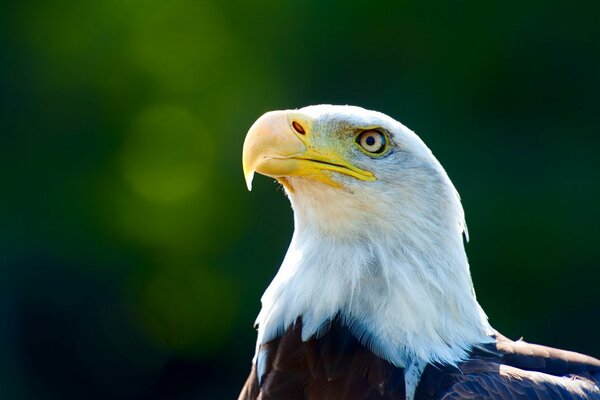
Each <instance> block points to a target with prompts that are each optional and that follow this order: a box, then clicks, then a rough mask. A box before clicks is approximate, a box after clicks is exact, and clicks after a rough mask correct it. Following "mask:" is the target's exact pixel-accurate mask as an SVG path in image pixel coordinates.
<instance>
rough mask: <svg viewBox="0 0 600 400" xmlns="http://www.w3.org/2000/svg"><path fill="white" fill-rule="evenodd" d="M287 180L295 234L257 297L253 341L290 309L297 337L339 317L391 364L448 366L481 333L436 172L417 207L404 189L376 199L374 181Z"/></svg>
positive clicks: (448, 193) (279, 324) (458, 232)
mask: <svg viewBox="0 0 600 400" xmlns="http://www.w3.org/2000/svg"><path fill="white" fill-rule="evenodd" d="M440 168H441V167H440ZM442 171H443V170H442ZM290 183H291V184H292V186H293V187H294V192H293V193H289V194H288V195H289V197H290V200H291V202H292V207H293V208H294V215H295V232H294V235H293V238H292V242H291V244H290V247H289V249H288V252H287V254H286V256H285V259H284V261H283V264H282V265H281V268H280V270H279V272H278V273H277V275H276V276H275V278H274V280H273V282H272V283H271V284H270V286H269V287H268V289H267V290H266V292H265V294H264V295H263V297H262V310H261V312H260V314H259V316H258V318H257V324H258V326H259V329H258V330H259V334H258V344H262V343H265V342H267V341H269V340H271V339H273V338H275V337H277V336H278V335H280V334H281V333H282V332H283V331H284V330H285V329H286V328H287V327H289V326H290V325H291V324H293V323H294V322H295V321H296V319H297V318H298V317H299V316H301V317H302V324H303V328H302V336H303V340H308V339H309V338H311V337H313V336H318V335H319V334H321V333H322V332H321V331H320V330H322V328H324V326H325V327H326V323H327V322H328V321H329V320H331V319H332V318H334V317H335V316H339V317H340V318H341V319H342V321H343V322H344V323H345V324H347V325H348V326H349V327H350V328H351V329H352V330H353V332H354V334H355V335H356V337H357V338H358V339H359V340H360V341H361V342H362V343H363V344H365V345H366V346H368V347H369V348H370V349H371V350H372V351H373V352H374V353H375V354H377V355H379V356H380V357H383V358H385V359H387V360H389V361H390V362H392V363H393V364H395V365H397V366H399V367H405V366H407V365H409V364H410V363H411V362H414V360H422V361H424V362H427V363H444V364H456V363H457V362H459V361H461V360H463V359H465V357H466V356H467V354H468V351H469V350H470V349H471V348H472V347H473V346H475V345H477V344H480V343H484V342H488V341H490V337H489V334H490V333H491V332H492V331H491V327H490V326H489V324H488V322H487V317H486V316H485V314H484V312H483V311H482V309H481V307H480V306H479V304H478V303H477V300H476V299H475V294H474V290H473V284H472V281H471V277H470V273H469V266H468V262H467V257H466V254H465V251H464V246H463V239H462V234H463V231H464V229H465V227H464V220H463V211H462V207H461V205H460V201H459V199H458V195H457V194H456V192H455V191H454V187H453V186H452V184H451V183H450V181H449V179H448V178H447V177H446V175H445V173H443V174H442V175H441V178H440V186H439V187H434V188H432V190H431V193H436V194H435V195H432V196H431V199H428V200H431V201H429V202H428V203H427V204H430V205H431V207H432V208H431V209H423V206H422V204H423V202H422V201H418V199H419V198H422V196H415V198H414V200H411V198H410V197H405V198H403V199H402V201H403V204H401V206H400V207H399V206H398V204H397V203H398V196H397V193H389V194H387V196H388V198H387V199H386V198H383V199H382V197H381V196H382V191H381V188H374V192H373V198H371V199H369V195H368V193H364V192H363V193H361V195H360V196H355V195H354V194H353V193H351V192H343V191H340V189H334V188H331V187H329V186H327V185H324V184H321V183H319V182H316V181H312V180H308V179H302V178H297V179H296V180H292V181H291V182H290ZM413 184H414V182H412V183H411V182H409V183H408V185H409V186H411V185H413ZM430 186H431V185H430ZM413 187H414V185H413ZM440 187H441V188H442V189H440ZM340 192H342V193H341V194H340ZM438 194H439V195H438ZM357 197H359V198H360V201H359V200H357ZM333 198H335V202H333V201H332V200H331V199H333ZM374 202H377V203H374ZM369 204H376V205H373V206H372V207H371V209H370V210H369ZM390 207H393V211H394V212H393V213H388V215H385V218H383V217H384V215H382V214H384V213H385V210H389V209H390ZM365 208H366V211H367V212H365Z"/></svg>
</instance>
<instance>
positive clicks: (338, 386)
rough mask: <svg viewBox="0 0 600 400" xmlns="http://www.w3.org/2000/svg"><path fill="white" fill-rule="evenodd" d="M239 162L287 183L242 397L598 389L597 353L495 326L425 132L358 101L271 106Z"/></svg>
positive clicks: (450, 189) (446, 395) (519, 395)
mask: <svg viewBox="0 0 600 400" xmlns="http://www.w3.org/2000/svg"><path fill="white" fill-rule="evenodd" d="M242 163H243V170H244V176H245V180H246V184H247V186H248V189H249V190H250V189H251V185H252V180H253V176H254V174H255V172H258V173H259V174H262V175H266V176H268V177H272V178H275V179H276V180H277V181H278V182H280V183H281V185H282V186H283V187H284V188H285V192H286V194H287V196H288V198H289V200H290V202H291V205H292V209H293V211H294V233H293V236H292V239H291V243H290V245H289V249H288V250H287V253H286V255H285V257H284V260H283V262H282V265H281V266H280V268H279V271H278V272H277V274H276V276H275V277H274V279H273V281H272V282H271V284H270V285H269V286H268V288H267V289H266V291H265V293H264V295H263V296H262V299H261V303H262V308H261V310H260V313H259V315H258V317H257V320H256V324H257V326H258V339H257V344H256V351H255V356H254V358H253V360H252V367H251V371H250V375H249V377H248V379H247V381H246V383H245V384H244V386H243V388H242V391H241V394H240V395H239V399H240V400H250V399H252V400H255V399H261V400H275V399H277V400H278V399H285V400H290V399H311V400H317V399H329V400H335V399H339V400H343V399H357V400H363V399H373V400H374V399H403V400H404V399H408V400H413V399H415V400H416V399H445V400H450V399H600V388H599V385H600V384H599V382H600V360H598V359H595V358H592V357H590V356H586V355H582V354H578V353H574V352H570V351H564V350H558V349H554V348H550V347H545V346H541V345H536V344H530V343H527V342H525V341H523V340H516V341H513V340H510V339H508V338H507V337H505V336H503V335H501V334H500V333H499V332H497V331H496V330H494V329H493V328H492V327H491V325H490V324H489V322H488V318H487V316H486V314H485V313H484V311H483V309H482V308H481V306H480V305H479V303H478V302H477V299H476V296H475V291H474V288H473V282H472V279H471V275H470V271H469V264H468V261H467V256H466V253H465V246H464V244H465V242H466V241H467V240H468V234H467V227H466V225H465V219H464V212H463V208H462V206H461V202H460V198H459V195H458V192H457V191H456V189H455V188H454V185H453V184H452V182H451V181H450V179H449V178H448V175H447V174H446V172H445V170H444V168H443V167H442V166H441V164H440V163H439V162H438V160H437V159H436V158H435V157H434V156H433V154H432V152H431V151H430V149H429V148H428V147H427V146H426V145H425V143H424V142H423V141H422V140H421V139H420V138H419V137H418V136H417V135H416V134H415V133H414V132H412V131H411V130H410V129H408V128H407V127H405V126H404V125H403V124H401V123H400V122H398V121H396V120H394V119H393V118H391V117H389V116H387V115H385V114H383V113H380V112H375V111H370V110H366V109H364V108H361V107H355V106H335V105H317V106H308V107H304V108H300V109H296V110H282V111H272V112H268V113H266V114H264V115H263V116H261V117H260V118H259V119H258V120H257V121H256V122H255V123H254V124H253V125H252V127H251V128H250V130H249V131H248V134H247V136H246V139H245V141H244V146H243V155H242Z"/></svg>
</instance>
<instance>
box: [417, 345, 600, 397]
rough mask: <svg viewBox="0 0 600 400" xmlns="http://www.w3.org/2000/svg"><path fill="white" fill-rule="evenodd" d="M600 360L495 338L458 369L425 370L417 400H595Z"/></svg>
mask: <svg viewBox="0 0 600 400" xmlns="http://www.w3.org/2000/svg"><path fill="white" fill-rule="evenodd" d="M598 382H600V360H596V359H594V358H592V357H589V356H585V355H583V354H578V353H574V352H570V351H564V350H558V349H554V348H551V347H546V346H540V345H535V344H529V343H526V342H522V341H517V342H514V341H511V340H509V339H507V338H505V337H504V336H501V335H497V342H496V343H495V344H494V345H493V346H490V347H488V348H481V349H478V350H474V351H473V352H472V354H471V358H470V359H469V360H468V361H466V362H464V363H462V364H460V365H459V367H458V369H452V368H448V367H445V368H437V369H436V368H435V367H432V366H428V367H427V370H426V371H425V373H424V374H423V377H422V379H421V383H420V385H419V391H418V396H417V398H420V399H444V400H453V399H498V400H500V399H524V400H531V399H586V400H590V399H600V390H599V389H598Z"/></svg>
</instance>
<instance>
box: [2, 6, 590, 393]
mask: <svg viewBox="0 0 600 400" xmlns="http://www.w3.org/2000/svg"><path fill="white" fill-rule="evenodd" d="M599 12H600V10H599V8H598V6H597V5H596V3H594V2H588V3H585V2H577V1H576V2H555V3H554V4H552V3H548V2H542V1H525V2H514V3H510V2H499V1H498V2H491V3H490V2H480V1H474V0H467V1H458V2H406V1H382V0H377V1H372V2H369V3H366V2H360V1H348V2H343V3H341V2H333V1H305V2H298V3H294V2H279V1H271V0H259V1H254V2H251V1H247V0H236V1H230V2H217V1H193V0H170V1H164V0H163V1H160V0H118V1H117V0H106V1H101V2H100V1H98V2H80V1H74V0H54V1H41V0H38V1H35V0H30V1H20V2H15V1H6V2H2V4H1V5H0V50H1V51H0V105H1V107H0V167H1V169H0V184H1V188H2V192H1V193H2V194H1V196H0V227H1V230H0V299H1V300H2V301H1V302H0V315H1V320H2V326H3V328H2V329H0V342H1V343H2V345H0V360H1V362H0V388H1V389H0V390H1V392H2V397H3V398H14V399H21V398H22V399H34V398H35V399H46V398H53V399H54V398H57V399H58V398H59V399H81V398H86V399H106V398H113V399H192V398H196V399H210V398H215V399H224V398H234V396H235V395H236V394H237V391H238V390H239V388H240V386H241V384H242V382H243V380H244V379H245V375H246V374H247V372H248V368H249V363H250V359H251V357H252V353H253V349H254V340H255V332H254V331H253V329H252V322H253V319H254V317H255V315H256V314H257V312H258V309H259V298H260V295H261V293H262V291H263V290H264V288H265V287H266V285H267V284H268V282H269V280H270V278H271V277H272V275H273V274H274V272H275V270H276V268H277V267H278V265H279V263H280V261H281V259H282V256H283V254H284V252H285V249H286V246H287V243H288V240H289V238H290V236H291V232H292V216H291V210H290V209H289V206H288V203H287V200H286V199H285V197H284V196H283V195H282V191H281V190H278V188H277V185H274V184H269V180H267V179H264V178H258V179H257V182H256V185H255V186H256V188H255V190H254V191H253V192H252V193H247V192H246V191H245V186H244V182H243V179H242V173H241V166H240V156H241V144H242V142H243V138H244V135H245V132H246V130H247V129H248V127H249V126H250V125H251V124H252V122H253V121H254V120H255V119H256V118H257V117H258V116H259V115H260V114H261V113H263V112H265V111H267V110H271V109H282V108H295V107H301V106H304V105H308V104H316V103H338V104H356V105H362V106H364V107H367V108H371V109H376V110H379V111H383V112H385V113H387V114H389V115H391V116H393V117H395V118H397V119H399V120H400V121H402V122H404V123H405V124H406V125H407V126H409V127H411V128H412V129H414V130H416V131H417V132H418V133H419V134H420V135H421V136H422V137H423V139H424V140H425V141H426V142H427V143H428V144H429V145H430V147H431V148H432V150H433V151H434V153H435V154H436V155H437V156H438V158H439V159H440V161H441V162H442V163H443V164H444V166H445V167H446V168H447V170H448V172H449V174H450V176H451V178H452V179H453V180H454V182H455V184H456V186H457V187H458V189H459V191H460V192H461V195H462V198H463V201H464V205H465V209H466V213H467V221H468V223H469V227H470V233H471V238H472V240H471V243H470V244H469V246H468V253H469V255H470V260H471V264H472V272H473V277H474V280H475V284H476V288H477V293H478V297H479V299H480V301H481V303H482V304H483V306H484V308H485V309H486V310H487V312H488V314H489V316H490V319H491V321H492V323H493V324H494V326H495V327H496V328H497V329H499V330H500V331H502V332H504V333H505V334H507V335H509V336H512V337H515V338H516V337H519V336H521V335H523V336H525V339H526V340H529V341H534V342H543V343H547V344H551V345H555V346H561V347H565V348H570V349H574V350H578V351H582V352H587V353H592V354H595V355H596V356H600V347H599V344H598V333H597V332H598V331H599V328H600V326H599V322H598V321H599V319H600V318H599V317H600V315H599V314H600V313H599V311H598V301H597V295H598V290H599V283H600V269H599V268H598V265H599V263H600V246H599V245H598V238H599V237H600V235H599V233H600V232H599V226H600V212H599V211H598V203H599V201H600V161H599V160H600V159H599V157H598V155H597V149H598V146H599V144H600V135H599V133H600V113H599V112H598V93H599V90H600V74H599V73H598V65H599V62H600V28H599V25H598V15H599Z"/></svg>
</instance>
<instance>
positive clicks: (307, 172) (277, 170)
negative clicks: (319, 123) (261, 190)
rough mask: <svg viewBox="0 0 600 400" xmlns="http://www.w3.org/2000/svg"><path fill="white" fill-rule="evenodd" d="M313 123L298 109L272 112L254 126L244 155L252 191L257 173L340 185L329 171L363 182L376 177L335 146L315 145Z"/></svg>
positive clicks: (248, 136)
mask: <svg viewBox="0 0 600 400" xmlns="http://www.w3.org/2000/svg"><path fill="white" fill-rule="evenodd" d="M293 123H294V124H300V127H301V129H300V130H298V129H294V127H293V125H292V124H293ZM309 125H310V124H309V119H308V118H306V117H304V116H302V115H300V114H299V113H298V112H295V111H272V112H268V113H266V114H264V115H263V116H262V117H260V118H259V119H258V120H257V121H256V122H255V123H254V124H253V125H252V127H251V128H250V130H249V131H248V134H247V135H246V140H245V141H244V150H243V154H242V163H243V167H244V177H245V179H246V185H247V186H248V190H252V179H253V178H254V172H258V173H260V174H263V175H266V176H270V177H273V178H276V179H277V180H279V181H280V182H282V183H284V184H285V177H286V176H306V177H312V178H314V179H316V180H319V181H321V182H324V183H327V184H329V185H331V186H334V187H340V186H341V185H340V184H339V183H337V182H335V181H334V180H332V179H331V175H330V173H329V172H326V171H333V172H339V173H341V174H345V175H348V176H352V177H354V178H356V179H360V180H362V181H374V180H375V176H374V175H373V174H372V173H371V172H369V171H365V170H362V169H360V168H357V167H355V166H353V165H352V164H350V163H349V162H347V161H346V160H345V159H344V158H343V157H342V156H341V155H340V154H339V153H338V152H336V151H334V150H333V149H317V148H315V147H313V146H312V145H311V131H310V126H309ZM296 127H298V125H296Z"/></svg>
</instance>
